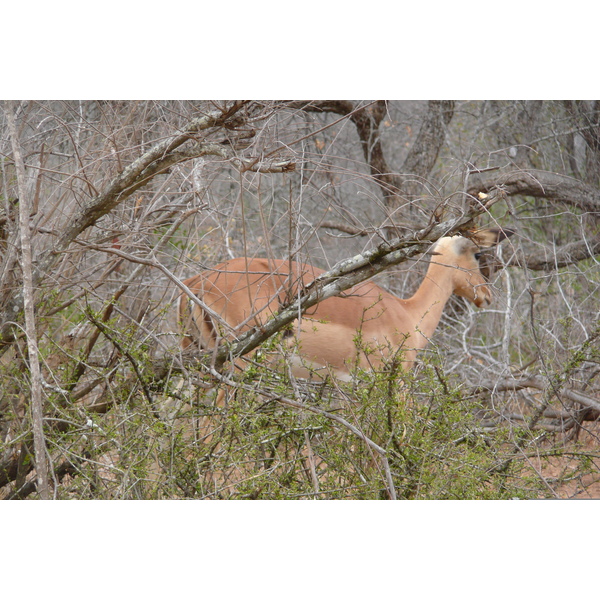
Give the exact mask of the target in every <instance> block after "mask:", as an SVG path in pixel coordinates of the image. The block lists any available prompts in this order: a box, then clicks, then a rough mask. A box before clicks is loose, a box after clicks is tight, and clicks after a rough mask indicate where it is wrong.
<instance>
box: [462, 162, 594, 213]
mask: <svg viewBox="0 0 600 600" xmlns="http://www.w3.org/2000/svg"><path fill="white" fill-rule="evenodd" d="M495 188H500V189H502V190H504V192H505V193H506V194H508V195H509V196H514V195H517V194H521V195H524V196H534V197H535V198H546V199H547V200H551V201H556V202H560V203H561V204H567V205H569V206H573V207H575V208H578V209H579V210H581V211H582V212H589V213H592V212H595V213H598V212H600V190H599V189H598V188H595V187H592V186H591V185H588V184H586V183H584V182H583V181H580V180H578V179H574V178H573V177H569V176H567V175H561V174H559V173H551V172H550V171H539V170H535V169H531V170H528V171H512V172H510V173H503V174H494V175H488V176H486V177H482V178H481V179H479V180H478V181H477V182H476V183H473V184H472V185H471V187H470V188H469V189H468V190H467V192H468V193H469V194H471V195H477V194H478V193H479V192H489V191H490V190H493V189H495Z"/></svg>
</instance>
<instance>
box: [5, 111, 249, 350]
mask: <svg viewBox="0 0 600 600" xmlns="http://www.w3.org/2000/svg"><path fill="white" fill-rule="evenodd" d="M243 105H244V103H242V102H237V103H235V104H233V105H232V107H231V108H229V109H228V110H227V111H220V110H216V111H212V112H209V113H207V114H205V115H203V116H202V117H198V118H196V119H192V120H191V121H190V122H188V123H187V125H186V126H185V127H184V128H183V129H182V130H181V131H180V132H179V133H177V134H175V135H173V136H170V137H168V138H167V139H165V140H163V141H162V142H160V143H158V144H156V145H155V146H153V147H152V148H151V149H150V150H148V151H147V152H145V153H144V154H143V155H142V156H140V157H139V158H137V159H136V160H134V161H133V162H132V163H131V164H130V165H129V166H128V167H127V168H126V169H124V170H123V172H122V173H120V174H119V175H118V176H117V177H115V178H114V179H113V181H112V182H111V183H110V184H109V185H108V187H107V188H106V189H105V190H104V191H103V192H102V193H101V194H99V195H98V196H97V197H95V198H92V199H91V200H90V201H88V202H87V203H85V204H84V205H83V206H82V207H81V208H80V209H79V211H78V212H77V213H76V214H75V215H74V217H73V219H71V220H70V221H69V224H68V225H67V227H66V228H65V229H64V230H63V231H62V232H61V233H60V234H59V236H58V239H57V241H56V243H55V245H54V248H53V249H52V250H51V251H49V252H46V253H44V254H42V255H41V256H40V257H39V260H38V261H37V268H35V269H34V271H33V274H32V282H33V287H38V285H39V284H40V282H41V281H43V279H44V278H45V277H46V276H47V274H48V273H49V272H50V271H51V270H52V268H53V267H54V266H55V264H56V262H57V260H58V258H59V256H60V253H61V252H64V251H65V250H66V249H67V248H68V247H69V245H70V244H71V243H72V242H73V241H74V240H75V239H76V238H77V237H78V236H79V235H80V234H81V233H82V232H83V231H85V230H86V229H87V228H89V227H91V226H93V225H94V224H95V223H96V222H97V221H98V220H99V219H100V218H101V217H103V216H104V215H106V214H108V213H109V212H110V211H111V210H113V209H114V208H115V207H116V206H117V205H119V204H120V203H122V202H123V201H124V200H126V199H127V198H128V197H129V196H130V195H131V194H132V193H133V192H135V191H136V190H137V189H139V188H140V187H142V186H143V185H146V184H147V183H148V182H149V181H150V179H152V177H154V176H156V175H157V174H159V173H161V172H164V171H165V170H166V169H168V168H169V167H170V166H172V165H173V164H175V163H177V162H181V161H182V160H189V159H191V158H194V157H197V156H201V155H202V154H203V153H210V154H215V153H217V154H218V153H220V152H221V150H222V147H221V149H219V148H216V147H215V145H214V144H205V145H203V144H196V145H195V146H193V147H192V148H191V149H188V151H185V152H176V150H177V149H178V148H179V147H180V146H182V145H183V144H184V143H185V142H187V141H188V140H190V139H192V138H193V136H194V135H195V134H197V133H199V132H200V131H203V130H206V129H209V128H212V127H217V126H223V127H230V128H233V127H236V126H238V125H239V120H237V121H236V120H235V119H236V113H237V112H238V111H239V110H240V109H241V107H242V106H243ZM22 309H23V296H22V294H20V295H18V296H16V297H14V298H11V300H10V302H7V303H6V309H5V314H4V315H3V319H2V327H1V329H0V345H7V344H10V343H11V342H13V341H14V331H13V325H14V322H16V321H17V320H18V315H19V313H20V312H21V311H22ZM5 347H6V346H5Z"/></svg>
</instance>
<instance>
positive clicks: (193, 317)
mask: <svg viewBox="0 0 600 600" xmlns="http://www.w3.org/2000/svg"><path fill="white" fill-rule="evenodd" d="M512 233H513V232H512V231H509V230H504V231H502V230H499V229H484V230H481V231H479V232H477V233H476V234H474V235H473V236H472V237H471V240H473V241H471V240H469V239H466V238H463V237H458V236H456V237H446V238H442V239H440V240H439V241H438V243H437V244H436V245H435V247H434V249H433V252H432V258H431V262H430V265H429V268H428V270H427V274H426V276H425V278H424V280H423V282H422V283H421V286H420V287H419V289H418V290H417V292H416V293H415V294H414V296H412V297H411V298H409V299H406V300H403V299H400V298H397V297H396V296H393V295H392V294H390V293H389V292H387V291H386V290H384V289H383V288H381V287H380V286H378V285H376V284H375V283H372V282H370V281H367V282H363V283H360V284H358V285H356V286H354V287H353V288H351V289H349V290H347V291H346V292H344V293H343V294H342V296H338V297H333V298H328V299H327V300H324V301H323V302H321V303H319V304H317V305H316V306H315V307H313V308H311V309H309V310H308V311H307V312H306V313H305V314H304V315H303V317H302V319H301V320H300V321H295V322H294V323H293V328H292V331H293V335H290V336H289V337H287V338H286V340H287V343H288V345H289V346H290V348H292V347H297V355H296V358H295V359H294V360H293V361H292V370H293V372H294V374H295V375H296V376H300V377H306V376H308V375H309V373H310V372H312V371H313V368H317V369H318V368H328V367H330V368H331V369H333V371H334V372H335V373H336V375H337V376H339V377H342V378H344V379H346V378H348V377H349V372H350V370H351V369H352V368H353V366H355V365H356V363H357V362H358V364H359V365H360V366H361V367H362V368H365V369H373V368H376V367H378V366H379V365H380V364H381V362H382V360H384V359H385V358H386V357H389V356H390V355H391V354H392V353H395V352H396V351H398V350H400V351H401V352H402V353H403V354H402V365H403V368H404V369H406V370H408V369H410V368H411V367H412V365H413V363H414V360H415V356H416V353H417V351H418V350H420V349H422V348H424V347H425V346H426V345H427V343H428V340H429V339H430V338H431V336H432V335H433V333H434V331H435V329H436V327H437V325H438V323H439V320H440V317H441V315H442V311H443V309H444V306H445V305H446V302H447V301H448V299H449V298H450V296H451V295H452V294H453V293H454V294H457V295H459V296H463V297H465V298H467V299H468V300H470V301H471V302H473V303H474V304H475V305H476V306H478V307H481V306H487V305H489V304H490V302H491V293H490V290H489V288H488V286H487V285H486V283H485V279H484V277H483V276H482V274H481V272H480V270H479V264H478V261H477V259H476V258H475V254H476V253H477V252H479V251H481V250H482V249H485V248H490V247H492V246H494V245H496V244H497V243H499V242H501V241H502V240H503V239H504V238H506V237H508V236H509V235H512ZM321 273H323V271H322V270H321V269H318V268H316V267H312V266H310V265H302V264H299V263H296V262H290V261H284V260H268V259H264V258H255V259H250V258H236V259H233V260H229V261H227V262H225V263H222V264H220V265H218V266H217V267H215V268H214V269H213V270H210V271H204V272H202V273H200V274H199V275H196V276H195V277H191V278H190V279H187V280H186V281H185V282H184V283H185V284H186V285H187V286H188V287H189V288H190V290H191V291H193V292H194V294H195V295H196V296H197V297H198V298H199V299H200V300H202V302H204V303H205V304H206V306H208V308H209V309H211V311H213V314H212V316H210V315H208V314H207V313H206V312H204V311H202V310H201V309H200V308H199V307H198V306H197V305H196V304H194V303H192V302H191V301H190V300H189V298H188V297H187V295H185V294H183V295H182V296H181V298H180V304H179V316H180V322H181V324H182V330H183V332H184V334H185V338H184V340H183V342H182V345H183V347H184V348H185V347H187V346H189V345H190V344H191V343H194V342H197V343H198V345H199V346H200V347H202V348H213V347H214V346H215V344H216V343H217V341H218V339H219V338H223V337H224V338H229V339H233V338H235V337H236V336H239V335H240V334H241V333H243V332H244V331H246V330H247V329H249V328H250V327H253V326H255V325H260V323H264V322H265V321H266V320H268V319H269V318H270V317H271V316H272V315H273V314H274V313H275V312H277V310H278V309H279V307H280V306H281V305H282V304H284V303H285V302H286V301H288V300H290V299H293V298H294V297H295V295H296V294H297V293H298V289H299V286H300V288H302V287H303V286H306V285H307V284H308V283H310V282H311V281H312V280H313V279H314V278H315V277H316V276H317V275H319V274H321ZM216 315H218V316H220V318H219V317H217V316H216ZM358 340H360V342H359V346H358V347H359V349H358V351H357V341H358ZM366 349H367V351H365V350H366Z"/></svg>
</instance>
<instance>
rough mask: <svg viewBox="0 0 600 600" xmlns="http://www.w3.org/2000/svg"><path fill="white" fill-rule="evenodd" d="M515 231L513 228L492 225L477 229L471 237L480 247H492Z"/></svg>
mask: <svg viewBox="0 0 600 600" xmlns="http://www.w3.org/2000/svg"><path fill="white" fill-rule="evenodd" d="M514 233H515V232H514V231H513V230H512V229H501V228H500V227H491V228H490V229H480V230H479V231H476V232H475V233H474V234H473V235H472V236H471V239H472V240H473V241H474V242H475V243H476V244H477V245H478V246H479V247H480V248H492V247H493V246H495V245H496V244H499V243H500V242H501V241H502V240H505V239H506V238H508V237H510V236H511V235H513V234H514Z"/></svg>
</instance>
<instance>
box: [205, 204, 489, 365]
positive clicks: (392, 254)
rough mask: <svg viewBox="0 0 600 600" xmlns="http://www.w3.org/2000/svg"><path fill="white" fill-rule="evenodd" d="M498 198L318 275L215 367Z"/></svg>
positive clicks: (461, 226) (221, 355)
mask: <svg viewBox="0 0 600 600" xmlns="http://www.w3.org/2000/svg"><path fill="white" fill-rule="evenodd" d="M499 198H500V196H495V197H490V198H489V199H488V200H487V202H486V204H485V205H484V204H479V205H477V206H474V207H472V208H471V209H470V211H469V212H467V213H464V214H463V215H462V216H460V217H456V218H454V219H450V220H448V221H444V222H443V223H439V224H437V225H433V224H432V225H430V226H428V227H426V228H425V229H421V230H420V231H417V232H414V233H410V234H406V235H404V236H402V237H399V238H396V239H395V240H392V241H390V242H384V243H382V244H380V245H379V246H378V247H377V248H375V249H374V250H370V251H367V252H365V253H363V254H359V255H357V256H355V257H353V258H349V259H346V260H343V261H341V262H339V263H338V264H337V265H335V266H334V267H333V268H332V269H330V270H329V271H327V272H325V273H323V274H322V275H320V276H318V277H317V278H316V279H315V280H314V281H313V282H311V283H310V284H309V285H308V286H307V287H306V288H305V290H304V292H303V293H302V295H301V296H300V297H299V298H297V299H296V300H295V301H293V302H291V303H289V304H287V305H285V306H283V307H282V308H281V309H280V311H279V312H278V313H277V314H276V315H275V316H274V317H273V318H272V319H270V320H269V321H267V322H266V323H264V324H262V325H261V326H260V328H258V327H254V328H252V329H250V330H248V331H246V332H245V333H244V334H243V335H241V336H240V337H239V339H238V340H237V341H236V342H234V343H233V344H231V346H221V347H220V348H219V350H218V352H217V353H216V354H215V355H213V356H214V360H215V363H214V364H215V365H216V367H217V368H220V367H221V366H222V365H223V364H224V363H225V361H227V360H231V359H233V358H235V357H238V356H241V355H243V354H247V353H248V352H250V351H252V350H254V348H256V347H258V346H259V345H260V344H262V343H263V342H264V341H265V340H267V339H268V338H269V337H271V336H272V335H274V334H275V333H277V332H278V331H280V330H281V329H283V328H284V327H285V326H286V325H287V324H288V323H291V322H292V321H293V320H294V319H296V318H297V317H298V315H299V314H301V313H304V312H305V311H306V310H307V309H309V308H310V307H311V306H314V305H315V304H317V303H319V302H322V301H323V300H326V299H327V298H330V297H332V296H337V295H339V294H341V293H342V292H343V291H344V290H347V289H349V288H351V287H353V286H354V285H356V284H358V283H360V282H361V281H365V280H366V279H370V278H371V277H373V276H374V275H377V274H378V273H381V272H382V271H384V270H385V269H387V268H389V267H391V266H393V265H397V264H400V263H402V262H404V261H406V260H408V259H409V258H411V257H413V256H415V255H417V254H422V253H423V252H425V251H427V249H428V248H429V247H430V246H431V244H432V243H433V242H435V241H436V240H438V239H439V238H440V237H443V236H445V235H453V234H458V233H460V232H461V231H465V230H466V228H467V227H468V226H469V225H470V224H471V222H472V221H473V219H474V218H475V217H477V216H479V215H480V214H482V213H483V212H485V211H487V210H488V209H489V207H490V206H491V205H492V204H494V203H495V202H496V201H497V200H498V199H499Z"/></svg>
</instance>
